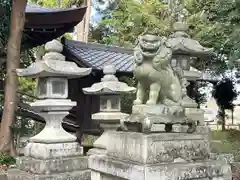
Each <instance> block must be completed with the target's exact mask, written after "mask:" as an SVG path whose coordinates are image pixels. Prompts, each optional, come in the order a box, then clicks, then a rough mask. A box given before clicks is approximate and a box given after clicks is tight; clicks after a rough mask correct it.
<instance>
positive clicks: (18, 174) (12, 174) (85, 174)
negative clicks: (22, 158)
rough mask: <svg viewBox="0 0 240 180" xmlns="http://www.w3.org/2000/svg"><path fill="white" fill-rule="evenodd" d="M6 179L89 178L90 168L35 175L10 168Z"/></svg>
mask: <svg viewBox="0 0 240 180" xmlns="http://www.w3.org/2000/svg"><path fill="white" fill-rule="evenodd" d="M7 178H8V180H91V176H90V170H84V171H73V172H65V173H58V174H50V175H36V174H31V173H28V172H25V171H21V170H17V169H12V170H9V172H8V175H7Z"/></svg>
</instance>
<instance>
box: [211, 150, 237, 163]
mask: <svg viewBox="0 0 240 180" xmlns="http://www.w3.org/2000/svg"><path fill="white" fill-rule="evenodd" d="M210 159H213V160H219V161H225V162H226V163H228V164H231V163H233V162H234V156H233V154H230V153H211V154H210Z"/></svg>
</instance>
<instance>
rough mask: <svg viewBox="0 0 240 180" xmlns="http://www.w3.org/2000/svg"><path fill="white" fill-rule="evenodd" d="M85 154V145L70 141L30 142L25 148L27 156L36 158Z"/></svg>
mask: <svg viewBox="0 0 240 180" xmlns="http://www.w3.org/2000/svg"><path fill="white" fill-rule="evenodd" d="M82 154H83V147H81V146H80V145H79V144H78V143H77V142H68V143H64V142H62V143H54V144H46V143H34V142H29V143H28V144H27V146H26V147H25V149H24V155H25V156H26V157H33V158H36V159H51V158H53V159H55V158H62V157H71V156H81V155H82Z"/></svg>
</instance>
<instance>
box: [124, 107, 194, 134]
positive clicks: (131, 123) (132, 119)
mask: <svg viewBox="0 0 240 180" xmlns="http://www.w3.org/2000/svg"><path fill="white" fill-rule="evenodd" d="M132 111H133V112H132V114H131V115H130V116H128V117H126V118H122V119H121V120H120V124H121V129H122V130H124V131H131V132H144V133H150V132H152V131H151V128H152V126H154V125H155V124H164V125H165V130H164V131H165V132H172V129H173V127H172V125H174V124H180V125H187V126H188V127H189V128H188V131H187V132H188V133H193V132H194V131H195V130H196V122H194V121H193V120H192V119H188V118H187V117H186V116H185V115H184V111H183V108H182V107H180V106H166V105H163V104H159V105H134V106H133V109H132Z"/></svg>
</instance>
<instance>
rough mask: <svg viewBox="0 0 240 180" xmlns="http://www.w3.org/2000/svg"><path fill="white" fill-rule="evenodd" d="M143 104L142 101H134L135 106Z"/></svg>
mask: <svg viewBox="0 0 240 180" xmlns="http://www.w3.org/2000/svg"><path fill="white" fill-rule="evenodd" d="M142 103H143V102H142V101H141V100H140V99H136V100H135V101H133V104H135V105H140V104H142Z"/></svg>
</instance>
